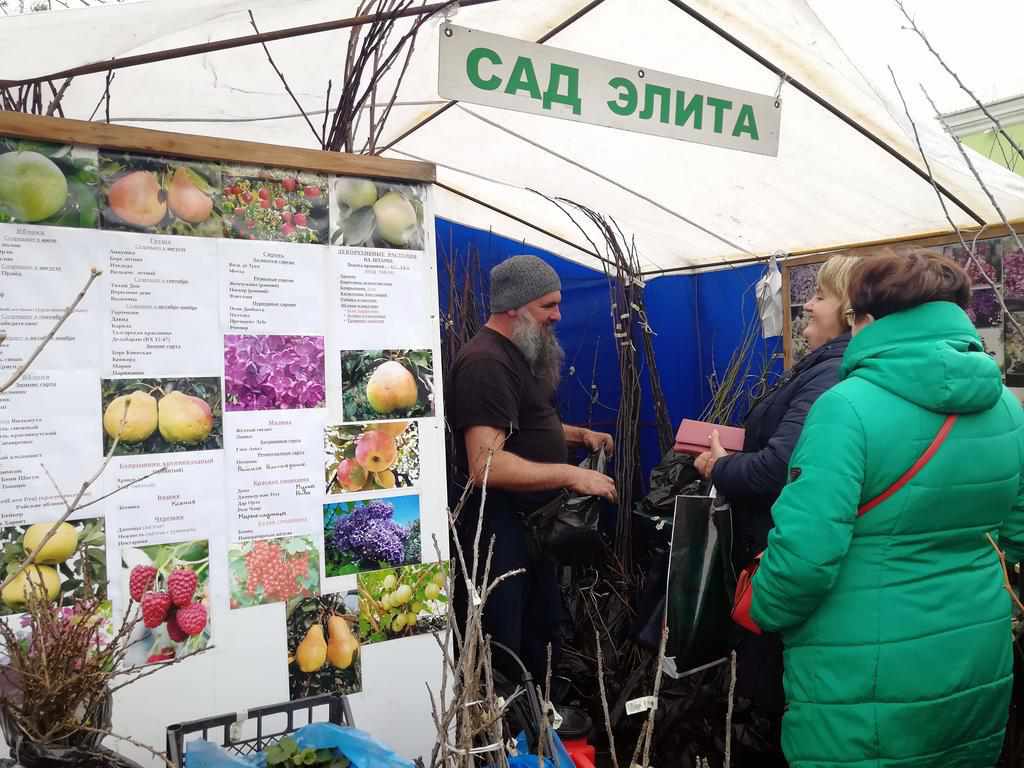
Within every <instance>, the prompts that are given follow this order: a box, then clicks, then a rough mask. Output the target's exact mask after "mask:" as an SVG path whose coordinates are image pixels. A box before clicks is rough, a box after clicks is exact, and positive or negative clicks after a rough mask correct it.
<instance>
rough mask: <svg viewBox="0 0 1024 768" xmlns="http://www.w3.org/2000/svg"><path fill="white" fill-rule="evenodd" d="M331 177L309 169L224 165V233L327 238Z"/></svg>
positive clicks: (247, 237) (299, 240)
mask: <svg viewBox="0 0 1024 768" xmlns="http://www.w3.org/2000/svg"><path fill="white" fill-rule="evenodd" d="M327 208H328V205H327V177H326V176H322V175H320V174H315V173H309V172H307V171H292V170H286V169H281V168H262V167H254V166H225V167H224V191H223V197H222V200H221V209H222V210H223V211H224V237H231V238H237V239H240V240H275V241H279V242H286V243H318V244H324V243H326V242H327V231H328V229H329V218H330V214H329V212H328V210H327Z"/></svg>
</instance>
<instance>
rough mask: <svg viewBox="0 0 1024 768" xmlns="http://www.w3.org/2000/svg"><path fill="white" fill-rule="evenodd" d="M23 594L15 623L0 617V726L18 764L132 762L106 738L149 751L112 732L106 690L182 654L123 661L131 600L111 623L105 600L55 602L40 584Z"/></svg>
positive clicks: (132, 616) (137, 616) (130, 766)
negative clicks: (149, 661) (155, 660)
mask: <svg viewBox="0 0 1024 768" xmlns="http://www.w3.org/2000/svg"><path fill="white" fill-rule="evenodd" d="M26 598H27V600H26V604H25V613H24V614H23V615H22V617H21V620H20V622H18V623H16V624H15V623H4V622H0V645H2V652H3V656H4V658H3V659H2V660H0V661H2V663H3V666H2V667H0V731H2V732H3V736H4V739H5V741H6V742H7V744H8V746H9V747H10V750H11V757H12V758H13V759H14V760H15V761H16V763H17V764H19V765H23V766H25V768H32V767H33V766H35V765H46V766H51V765H61V764H66V765H75V766H84V767H86V768H88V767H90V766H97V767H98V766H116V767H118V768H139V766H138V763H135V762H134V761H132V760H129V759H128V758H126V757H124V756H122V755H120V754H117V753H116V752H113V751H112V750H110V749H107V748H106V747H104V746H102V742H103V740H104V739H105V738H106V737H112V738H114V739H118V740H122V741H127V742H130V743H132V744H135V745H136V746H138V747H140V748H143V749H146V750H148V751H150V752H153V750H151V749H149V748H148V747H146V746H145V745H143V744H140V743H138V742H136V741H134V740H132V739H130V738H128V737H124V736H120V735H118V734H115V733H113V732H112V731H111V714H112V709H113V693H114V692H115V691H117V690H118V689H119V688H123V687H124V686H126V685H130V684H131V683H133V682H135V681H136V680H138V679H139V678H140V677H142V676H145V675H148V674H151V673H152V672H154V671H156V670H158V669H159V668H161V667H165V666H170V665H171V664H175V663H180V662H181V661H182V660H184V659H185V658H188V656H183V657H179V658H177V659H174V660H170V661H166V662H164V663H162V664H159V665H146V667H145V668H142V667H135V666H125V664H124V659H125V655H126V654H127V652H128V650H129V648H130V647H131V645H132V640H131V638H132V632H133V630H134V629H135V627H136V625H137V624H138V623H139V621H140V620H141V612H140V611H139V610H138V607H137V604H136V603H135V602H134V601H132V602H131V603H130V604H129V608H128V610H127V611H126V613H125V616H124V617H123V620H122V621H121V622H120V625H119V626H115V623H114V621H113V618H112V616H111V610H110V603H109V602H107V601H101V600H99V599H83V600H79V601H78V602H76V603H75V604H74V605H71V606H64V607H61V606H58V605H57V604H56V603H53V602H51V601H50V599H49V597H48V595H47V594H46V593H45V591H44V590H43V589H42V588H39V587H37V588H35V589H28V590H27V594H26ZM188 655H189V656H191V655H194V654H188ZM154 754H156V755H157V756H159V757H161V758H163V756H162V755H160V754H159V753H157V752H154Z"/></svg>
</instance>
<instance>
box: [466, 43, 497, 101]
mask: <svg viewBox="0 0 1024 768" xmlns="http://www.w3.org/2000/svg"><path fill="white" fill-rule="evenodd" d="M485 59H486V60H487V61H489V62H491V64H494V65H498V64H501V56H499V55H498V53H497V52H496V51H492V50H491V49H490V48H474V49H473V50H472V51H470V52H469V56H467V57H466V77H468V78H469V82H471V83H472V84H473V85H475V86H476V87H477V88H479V89H480V90H483V91H493V90H496V89H498V88H500V87H501V78H500V77H498V76H497V75H491V76H490V77H488V78H487V79H486V80H485V79H483V78H482V77H480V62H481V61H483V60H485Z"/></svg>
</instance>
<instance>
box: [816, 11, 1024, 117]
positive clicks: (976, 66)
mask: <svg viewBox="0 0 1024 768" xmlns="http://www.w3.org/2000/svg"><path fill="white" fill-rule="evenodd" d="M807 2H808V5H810V7H811V8H812V9H813V10H814V12H815V13H817V14H818V17H819V18H820V19H821V20H822V21H823V22H824V23H825V25H826V26H827V27H828V28H829V29H830V30H831V32H832V34H833V36H834V37H835V38H836V39H837V41H838V42H839V44H840V45H841V46H842V47H843V49H844V50H845V51H846V53H847V55H848V56H849V57H850V58H851V59H852V60H853V61H855V62H857V63H858V67H859V68H860V69H861V71H862V72H863V73H864V74H865V75H866V76H867V77H868V79H869V80H871V81H873V82H874V83H875V84H876V85H877V86H878V87H882V88H886V89H887V90H888V93H887V95H889V96H892V97H893V98H895V97H896V93H895V89H894V87H893V86H892V78H891V77H890V75H889V72H888V70H887V66H891V67H892V68H893V71H894V72H895V74H896V77H897V79H898V80H899V81H900V86H901V88H902V89H903V91H904V94H905V95H906V96H907V98H908V100H912V103H913V107H914V111H915V112H918V111H921V114H932V111H931V108H930V107H929V106H928V105H927V102H926V101H925V100H924V97H923V96H922V95H921V91H920V89H919V88H918V84H919V83H920V84H922V85H924V87H925V88H926V89H927V91H928V93H929V94H930V95H931V97H932V98H933V99H934V100H935V102H936V103H937V104H938V107H939V109H940V111H942V112H951V111H955V110H958V109H963V108H966V107H972V106H974V104H973V102H972V101H971V99H970V97H969V96H967V95H966V94H965V93H964V92H963V91H962V90H960V88H959V87H958V86H957V85H956V83H955V82H954V81H953V79H952V78H951V77H950V76H949V75H948V74H947V73H946V72H944V71H943V70H942V68H941V66H939V64H938V62H937V61H936V60H935V58H934V57H933V56H932V55H931V54H930V53H929V52H928V50H927V49H926V48H925V46H924V44H923V43H922V42H921V40H920V39H919V38H918V37H917V36H916V35H915V34H914V33H913V32H912V31H910V30H909V29H908V28H907V27H908V24H907V22H906V20H905V19H904V17H903V16H902V14H901V13H900V11H899V9H898V8H897V6H896V3H895V0H857V2H846V1H845V0H807ZM904 7H905V8H906V9H907V11H908V12H909V13H910V15H911V16H912V17H913V18H914V19H915V21H916V22H917V25H918V26H919V27H920V28H921V29H922V31H923V32H924V33H925V34H926V35H927V36H928V38H929V39H930V40H931V43H932V45H933V46H934V47H935V48H936V49H937V50H938V52H939V53H940V54H941V55H942V58H943V59H945V60H946V63H947V64H949V66H950V67H951V68H952V69H953V70H954V71H955V72H956V73H958V74H959V75H960V77H961V79H963V80H964V82H965V84H966V85H967V86H968V88H970V89H971V90H972V91H974V92H975V94H976V95H977V96H978V97H979V98H980V99H981V100H982V101H984V102H989V101H992V100H996V99H1004V98H1008V97H1013V96H1019V95H1022V94H1024V67H1022V66H1020V50H1021V47H1022V46H1024V2H1021V1H1020V0H972V2H970V3H961V2H953V0H905V2H904Z"/></svg>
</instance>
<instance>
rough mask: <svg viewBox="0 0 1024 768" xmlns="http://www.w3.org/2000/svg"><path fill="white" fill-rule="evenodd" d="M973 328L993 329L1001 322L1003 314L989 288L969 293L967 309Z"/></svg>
mask: <svg viewBox="0 0 1024 768" xmlns="http://www.w3.org/2000/svg"><path fill="white" fill-rule="evenodd" d="M967 316H968V317H969V318H971V322H972V323H974V327H975V328H994V327H996V326H997V325H999V324H1000V323H1002V321H1003V313H1002V310H1001V308H1000V306H999V300H998V299H997V298H996V294H995V291H993V290H992V289H991V288H975V289H974V291H973V292H972V293H971V304H970V306H969V307H968V308H967Z"/></svg>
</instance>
